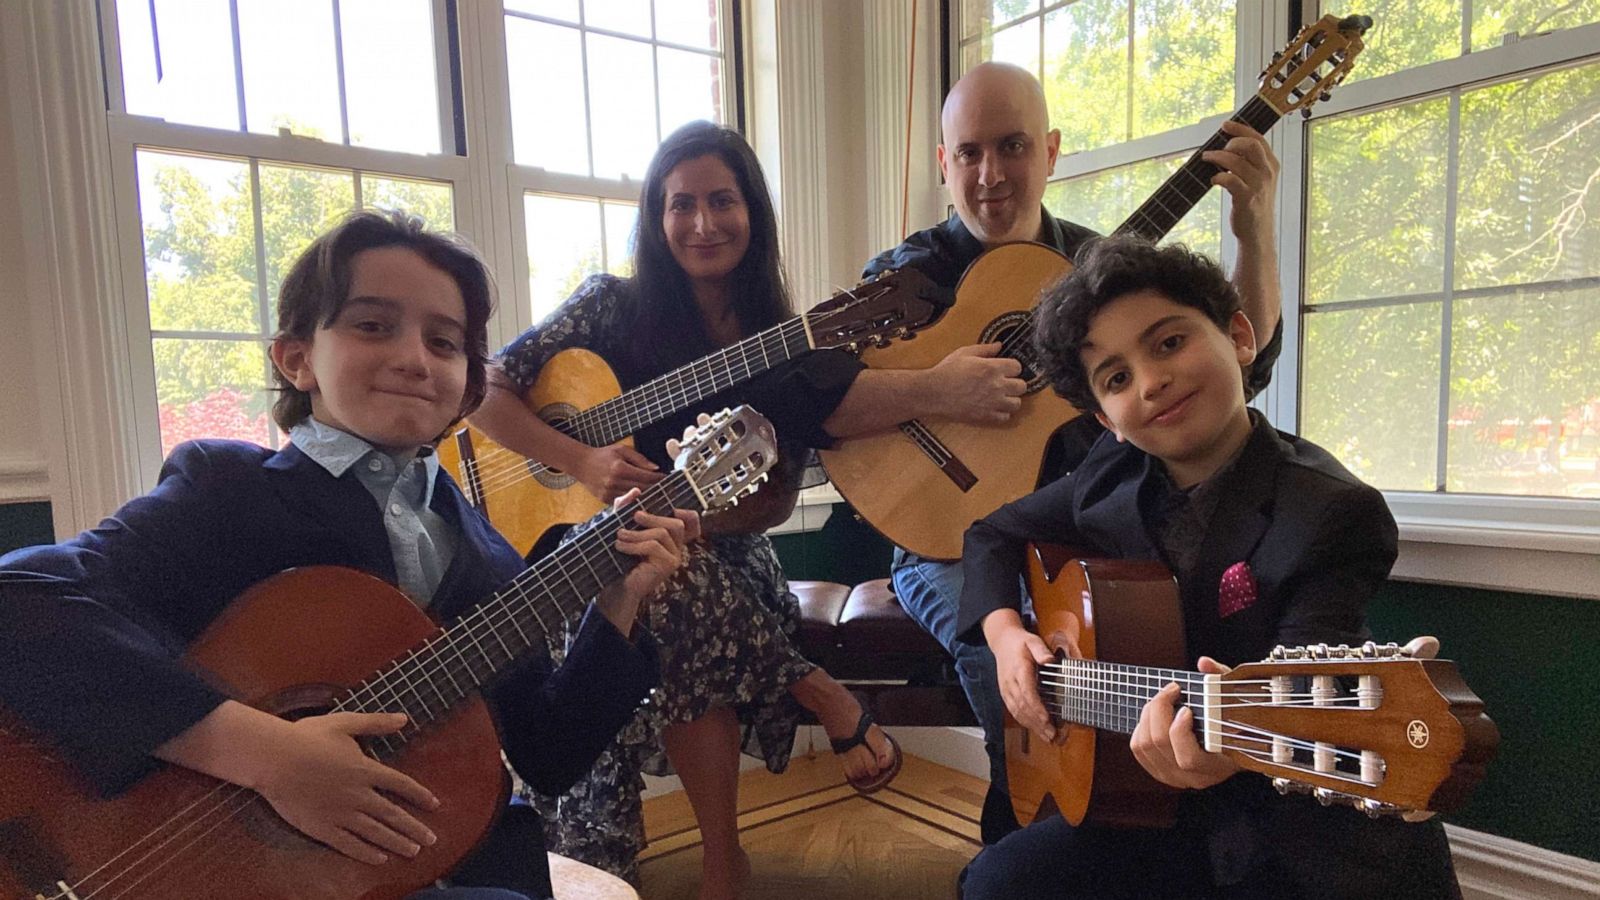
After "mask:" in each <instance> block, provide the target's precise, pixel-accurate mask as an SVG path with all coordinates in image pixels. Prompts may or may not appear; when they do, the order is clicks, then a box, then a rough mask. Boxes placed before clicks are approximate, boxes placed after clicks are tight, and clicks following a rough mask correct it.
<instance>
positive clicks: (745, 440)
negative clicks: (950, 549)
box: [0, 407, 777, 900]
mask: <svg viewBox="0 0 1600 900" xmlns="http://www.w3.org/2000/svg"><path fill="white" fill-rule="evenodd" d="M776 454H777V446H776V443H775V441H774V438H773V434H772V426H771V425H770V424H768V423H767V421H766V420H765V419H763V418H761V417H760V416H759V415H757V414H756V413H754V412H753V411H750V410H748V409H745V408H743V407H740V408H739V409H738V410H735V411H733V412H728V411H723V412H722V413H720V414H718V415H717V416H716V417H714V418H713V420H712V421H711V422H710V423H709V424H707V425H705V426H702V427H701V428H700V429H699V430H698V431H697V433H696V434H695V435H694V436H693V437H692V438H691V439H690V440H689V441H687V442H685V444H684V446H683V449H682V452H681V453H680V454H679V456H678V458H677V461H676V467H675V471H674V472H673V474H671V475H669V476H667V477H666V478H664V479H663V480H662V481H660V482H659V483H657V484H655V485H653V486H651V487H650V488H649V489H647V490H645V491H644V492H643V493H642V495H641V496H640V497H639V498H638V500H637V501H636V505H635V506H634V507H631V508H624V509H622V510H620V511H616V512H614V513H611V514H608V516H607V517H606V518H604V519H602V520H601V522H600V523H599V524H598V525H597V526H596V528H595V530H594V531H593V533H592V534H585V535H584V536H583V537H582V538H580V539H578V540H576V541H573V542H571V543H569V544H568V545H566V546H564V547H562V548H560V549H559V550H557V551H556V552H555V553H553V554H551V555H550V556H548V557H546V558H545V559H543V560H541V561H540V562H539V563H537V564H536V565H534V566H533V567H532V568H530V569H528V570H527V571H525V572H523V573H522V574H521V575H519V576H517V577H516V578H515V579H513V580H512V581H511V583H510V584H508V585H506V586H505V587H504V588H502V589H501V590H500V591H499V592H498V593H496V594H495V595H494V596H493V597H491V598H489V599H488V600H486V601H485V602H483V603H482V604H480V605H479V606H477V607H476V608H474V609H473V610H472V611H471V612H469V613H467V614H465V615H463V616H462V617H461V618H459V619H458V620H456V621H455V622H452V623H450V624H448V625H446V626H445V627H443V628H441V627H440V626H439V625H438V624H437V623H435V622H434V621H433V620H431V619H429V618H428V616H427V615H426V614H425V613H423V612H422V611H421V610H420V609H419V608H418V607H417V606H416V604H414V603H412V602H411V601H410V600H409V599H407V598H406V597H405V595H403V594H401V593H400V592H399V591H398V590H396V589H395V588H394V587H392V586H390V585H388V584H387V583H385V582H383V581H381V580H379V579H377V578H373V577H372V576H370V575H367V574H364V573H362V572H358V571H355V570H353V569H346V568H340V567H336V566H317V567H310V568H305V569H292V570H290V571H288V572H284V573H282V574H279V575H276V576H274V577H272V578H270V579H267V580H265V581H263V582H260V583H258V584H257V585H255V586H254V587H252V588H251V589H249V590H248V591H246V592H245V593H244V594H242V595H241V596H240V597H239V598H237V599H236V600H235V601H234V602H233V603H232V604H231V605H230V606H229V607H228V609H227V610H225V611H224V613H223V614H222V615H221V616H220V617H219V618H218V619H217V620H216V621H215V622H214V623H213V624H212V625H211V627H210V628H209V629H207V631H206V632H205V634H203V635H202V636H201V637H200V638H199V639H198V640H197V641H196V642H194V643H193V644H192V645H191V646H190V647H189V650H188V652H187V654H186V657H185V659H186V660H187V661H188V662H189V663H190V664H192V665H194V666H196V667H197V668H198V669H199V670H201V671H203V672H204V673H205V674H206V676H207V677H208V678H209V679H210V680H211V682H212V683H213V684H216V685H219V686H224V687H225V689H226V690H228V692H229V693H230V695H231V696H233V697H234V698H235V699H238V700H240V701H241V702H245V703H249V704H250V705H252V706H255V707H257V708H258V709H264V710H267V711H268V712H272V713H274V714H277V715H280V716H284V717H286V718H299V717H302V716H305V715H312V714H316V713H321V712H330V711H347V712H403V713H405V714H406V715H407V716H408V717H409V719H410V722H409V723H408V724H407V725H406V727H405V728H404V729H403V730H402V731H400V732H397V733H395V734H391V735H383V736H379V737H375V738H371V739H367V740H365V741H364V747H365V749H366V751H367V753H368V754H369V755H370V756H372V757H374V758H375V759H378V760H381V761H383V762H385V763H387V764H388V765H391V766H393V767H395V768H397V769H399V770H400V771H402V772H405V773H406V774H407V775H410V776H411V777H412V778H415V779H416V780H417V781H419V782H421V783H422V784H426V785H428V786H429V788H430V790H432V791H433V792H434V793H435V794H436V795H437V796H438V797H440V798H441V800H442V801H443V803H442V805H441V806H440V808H439V809H438V810H436V811H434V812H425V813H420V814H419V815H420V817H421V819H422V820H423V821H424V822H425V823H426V824H427V825H428V827H429V828H430V829H432V831H433V832H434V833H435V834H436V835H437V836H438V842H437V843H435V844H434V845H433V846H430V847H424V848H423V849H422V852H420V853H419V854H417V856H416V857H414V858H412V859H403V858H399V857H395V858H394V859H392V860H391V861H390V862H388V863H385V864H383V865H377V866H374V865H368V864H366V863H362V862H357V861H355V860H353V859H350V858H348V857H346V856H343V855H342V854H340V853H338V852H336V851H334V850H331V849H328V848H327V847H325V846H323V845H322V844H320V843H317V842H315V841H313V840H311V839H310V838H307V837H305V836H304V835H302V834H301V833H300V832H299V831H296V830H295V829H294V828H293V827H291V826H290V825H288V824H287V823H286V822H284V821H283V820H282V819H281V818H279V817H278V815H277V814H276V813H275V812H274V811H273V809H272V807H271V806H270V805H269V804H268V803H267V802H266V801H265V800H264V799H262V797H261V796H260V795H259V794H257V793H255V792H253V791H251V790H248V789H246V788H243V787H238V786H236V785H233V784H229V783H227V782H223V781H219V780H216V779H213V778H209V777H207V776H205V775H201V774H199V773H197V772H194V771H192V770H188V769H184V768H181V767H178V766H168V767H166V768H164V769H160V770H158V771H156V772H155V773H153V774H151V775H150V776H148V777H146V778H144V779H143V780H141V781H140V782H138V783H137V784H135V785H134V786H133V787H132V788H131V789H130V790H128V791H127V792H125V793H123V794H120V795H118V796H116V797H113V798H109V799H107V798H104V797H102V796H100V795H99V793H98V792H97V791H95V790H94V788H93V787H91V786H90V785H88V783H87V782H86V781H84V780H83V779H82V778H80V777H79V776H78V775H77V774H76V772H75V771H74V770H72V769H70V768H69V767H68V766H67V765H66V764H65V763H64V762H62V761H61V760H60V759H59V758H57V757H56V756H55V755H54V754H53V752H52V750H51V748H50V746H49V744H48V742H45V741H43V740H38V739H35V736H34V735H31V734H30V733H29V732H28V731H27V729H25V728H23V727H22V726H21V725H19V724H17V723H15V722H14V721H12V720H11V718H8V714H7V713H6V712H5V711H4V710H3V709H0V847H3V848H4V852H3V853H0V900H40V898H48V900H89V898H95V900H112V898H116V900H189V898H201V897H228V898H232V900H357V898H360V900H399V898H403V897H406V896H407V895H409V894H411V893H412V892H414V891H416V890H419V889H421V888H423V887H426V886H428V885H430V884H432V883H433V882H434V881H435V880H437V879H438V878H439V877H440V876H442V875H444V874H446V873H448V872H450V871H451V870H452V869H453V868H454V867H455V866H456V865H457V864H458V863H459V861H460V860H461V859H462V858H464V857H465V856H466V854H467V852H468V851H469V850H471V849H472V847H473V845H475V844H476V843H478V841H479V840H480V839H481V838H483V837H484V835H485V834H487V832H488V830H489V828H490V826H491V825H492V824H493V822H494V820H495V817H496V815H497V814H499V813H500V812H501V811H502V810H504V809H505V807H506V804H507V802H508V800H509V794H510V783H509V778H508V777H507V774H506V771H505V767H504V765H503V764H502V762H501V756H500V742H499V739H498V737H497V736H496V731H495V724H494V721H493V720H492V718H491V716H490V713H489V709H488V707H487V705H486V703H485V701H484V699H483V696H482V688H483V687H484V686H485V685H487V684H490V683H492V682H493V681H494V680H495V679H496V678H497V677H498V676H499V675H500V674H501V673H503V672H505V671H506V670H507V669H509V668H511V667H513V666H514V665H515V664H516V663H517V662H518V661H520V660H521V659H523V658H524V657H525V656H527V655H528V653H529V652H530V651H534V650H536V649H537V650H540V651H542V650H543V648H544V647H545V636H546V634H547V633H549V632H551V631H552V630H553V629H560V628H562V627H564V625H565V624H566V623H567V622H569V621H576V619H577V617H578V616H579V615H580V614H581V613H582V611H583V609H584V607H585V605H586V604H587V602H588V600H589V598H591V597H593V596H595V595H596V594H597V593H598V592H599V590H600V588H601V587H602V586H604V585H606V584H608V583H611V582H614V581H616V580H618V579H620V578H621V577H622V576H623V575H624V574H625V573H626V572H627V571H628V570H629V569H631V568H632V562H633V559H632V558H631V557H624V556H620V555H619V554H617V553H615V552H614V551H613V549H612V547H613V545H614V543H615V537H616V533H617V531H618V530H619V529H621V528H628V527H633V525H632V519H633V512H634V509H636V508H637V507H638V506H643V507H645V508H647V509H649V510H651V511H653V512H658V513H661V514H670V510H671V509H672V508H673V507H677V508H680V509H694V510H701V509H714V508H717V507H720V506H723V505H726V504H732V503H735V502H737V501H738V499H739V498H740V497H741V496H743V495H745V494H747V493H749V492H751V491H753V490H755V488H756V487H757V485H758V484H759V483H760V482H761V480H762V479H764V478H765V477H766V471H767V469H768V467H770V466H771V464H772V462H773V460H774V459H775V458H776ZM12 718H14V717H12Z"/></svg>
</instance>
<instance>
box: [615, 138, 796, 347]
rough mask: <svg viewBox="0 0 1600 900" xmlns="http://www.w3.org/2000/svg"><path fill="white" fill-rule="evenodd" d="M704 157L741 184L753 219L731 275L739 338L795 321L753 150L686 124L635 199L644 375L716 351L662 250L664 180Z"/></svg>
mask: <svg viewBox="0 0 1600 900" xmlns="http://www.w3.org/2000/svg"><path fill="white" fill-rule="evenodd" d="M702 156H716V157H717V158H718V159H720V160H722V162H723V164H724V165H726V166H727V167H728V168H729V169H730V170H731V171H732V172H733V175H734V178H735V179H736V180H737V181H738V184H739V193H741V194H743V195H744V202H745V207H746V209H747V210H748V213H749V217H750V246H749V249H747V250H746V251H745V254H744V259H742V260H740V261H739V265H738V266H737V267H736V268H735V269H734V270H733V272H732V273H731V275H730V276H729V278H730V282H731V288H732V291H731V293H732V297H733V310H734V314H735V315H737V316H738V317H739V331H740V333H741V334H746V335H748V334H753V333H755V332H757V331H760V330H762V329H764V328H768V327H771V326H773V325H776V324H778V323H779V322H782V321H783V320H785V319H788V318H792V317H793V316H794V304H793V303H792V302H791V300H790V298H789V289H788V285H787V282H786V280H785V278H784V274H783V265H782V263H781V262H780V261H779V258H778V217H777V214H776V213H775V212H774V211H773V208H772V195H771V194H770V193H769V192H768V191H767V179H766V176H764V175H763V174H762V173H761V163H760V161H759V160H757V159H756V154H755V151H753V150H751V149H750V145H749V144H747V143H745V140H744V138H743V137H741V136H740V135H739V133H738V132H737V131H733V130H732V129H728V128H723V127H722V126H720V125H715V124H712V123H711V122H690V123H689V124H687V125H684V126H683V127H681V128H679V129H678V130H677V131H674V132H673V133H672V134H670V135H668V136H667V139H666V140H664V141H662V142H661V146H660V147H658V148H656V155H655V158H654V159H652V160H651V161H650V168H649V169H647V170H646V171H645V176H644V186H643V188H642V189H641V190H640V192H639V223H638V225H637V227H636V228H635V230H634V235H633V290H632V291H630V292H628V293H629V294H630V296H629V297H628V303H629V304H630V305H631V306H632V309H630V310H627V311H626V313H625V314H627V315H628V317H629V318H630V319H631V324H632V326H633V327H632V328H631V329H630V333H632V334H634V335H637V336H639V337H640V338H644V337H645V336H649V338H650V339H648V340H645V339H641V340H636V341H634V342H633V348H632V350H633V352H635V353H637V354H639V362H640V363H641V364H643V365H644V366H646V367H647V368H649V369H653V370H656V371H664V370H666V369H670V368H675V367H676V366H679V365H682V364H683V363H686V362H689V361H690V360H693V359H695V358H697V357H699V356H703V355H705V354H706V353H708V352H710V351H711V350H713V349H715V345H714V344H713V343H712V341H711V336H710V335H709V334H708V333H707V332H706V329H705V325H704V323H703V322H702V321H701V318H700V310H699V308H698V307H696V306H695V302H694V292H693V290H692V289H691V288H690V285H689V278H688V275H686V274H685V273H684V271H683V268H682V267H681V266H679V265H678V261H677V260H676V259H674V258H673V256H672V248H671V247H669V246H668V245H667V234H666V229H665V228H664V226H663V225H662V217H663V216H664V215H665V213H666V200H667V176H668V175H669V174H671V173H672V170H673V169H676V168H677V167H678V166H679V165H680V164H681V163H685V162H688V161H689V160H692V159H699V158H700V157H702Z"/></svg>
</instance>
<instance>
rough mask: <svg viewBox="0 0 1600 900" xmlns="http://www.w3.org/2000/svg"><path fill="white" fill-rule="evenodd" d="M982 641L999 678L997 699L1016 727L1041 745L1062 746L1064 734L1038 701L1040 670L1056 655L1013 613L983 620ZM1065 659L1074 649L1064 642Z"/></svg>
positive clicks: (1007, 611)
mask: <svg viewBox="0 0 1600 900" xmlns="http://www.w3.org/2000/svg"><path fill="white" fill-rule="evenodd" d="M983 639H984V641H986V642H987V643H988V644H989V649H990V651H992V652H993V653H994V665H995V673H996V674H997V675H998V676H999V681H1000V697H1001V699H1003V700H1005V702H1006V709H1009V710H1010V711H1011V715H1012V717H1013V718H1015V719H1016V720H1017V724H1019V725H1021V726H1022V727H1024V728H1026V729H1028V730H1029V731H1031V732H1033V733H1034V735H1035V736H1037V737H1038V738H1039V740H1041V741H1045V742H1047V743H1053V744H1059V743H1064V742H1065V741H1066V739H1067V730H1066V729H1065V728H1057V727H1056V725H1055V722H1054V721H1053V720H1052V719H1051V718H1050V713H1049V712H1048V711H1047V710H1046V709H1045V708H1044V701H1043V700H1041V699H1040V698H1039V666H1041V665H1044V664H1046V663H1051V662H1054V661H1055V658H1056V655H1055V652H1054V651H1052V650H1051V649H1050V647H1049V645H1047V644H1046V643H1045V642H1044V641H1043V640H1042V639H1040V637H1039V636H1038V635H1036V634H1034V633H1033V632H1031V631H1029V630H1028V629H1027V628H1024V627H1023V625H1022V616H1021V615H1020V614H1019V613H1018V612H1017V611H1016V610H1014V609H997V610H995V611H994V612H992V613H990V614H989V615H988V616H986V617H984V620H983ZM1067 643H1068V646H1067V647H1065V648H1064V649H1066V650H1067V653H1068V655H1075V654H1076V652H1077V646H1076V645H1074V644H1072V643H1071V638H1067Z"/></svg>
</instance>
